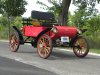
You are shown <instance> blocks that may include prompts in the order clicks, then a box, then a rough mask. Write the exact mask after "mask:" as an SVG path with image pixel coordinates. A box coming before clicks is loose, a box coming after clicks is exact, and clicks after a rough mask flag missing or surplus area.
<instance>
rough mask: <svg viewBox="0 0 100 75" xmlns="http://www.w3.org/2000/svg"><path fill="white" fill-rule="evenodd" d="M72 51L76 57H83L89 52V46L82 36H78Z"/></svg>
mask: <svg viewBox="0 0 100 75" xmlns="http://www.w3.org/2000/svg"><path fill="white" fill-rule="evenodd" d="M73 52H74V54H75V55H76V56H77V57H80V58H82V57H85V56H86V55H87V54H88V52H89V46H88V43H87V41H86V39H85V38H84V37H78V38H77V39H76V40H75V42H74V47H73Z"/></svg>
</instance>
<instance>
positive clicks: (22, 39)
mask: <svg viewBox="0 0 100 75" xmlns="http://www.w3.org/2000/svg"><path fill="white" fill-rule="evenodd" d="M12 28H13V29H14V30H15V31H16V32H17V33H18V36H19V43H20V44H24V38H23V35H22V33H21V31H20V30H19V29H18V28H17V27H16V26H12Z"/></svg>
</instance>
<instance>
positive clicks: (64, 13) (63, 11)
mask: <svg viewBox="0 0 100 75" xmlns="http://www.w3.org/2000/svg"><path fill="white" fill-rule="evenodd" d="M48 1H49V2H50V3H52V4H53V6H52V7H55V9H56V11H60V12H57V13H58V14H59V15H58V16H59V21H58V22H59V23H60V24H61V25H65V24H67V22H68V10H69V6H70V3H71V1H73V4H74V5H76V6H77V7H79V6H80V7H81V4H82V7H83V6H84V5H85V4H84V3H86V8H88V6H91V8H88V10H89V13H93V12H94V10H95V9H94V7H95V5H96V4H97V3H98V2H100V0H48ZM58 2H60V3H58ZM41 4H42V5H44V6H46V7H48V6H47V5H46V4H44V3H42V2H41ZM59 4H60V5H59ZM58 5H59V8H60V10H59V9H58ZM52 7H51V8H52ZM55 9H53V10H52V11H53V12H55ZM47 10H51V9H50V7H49V9H47Z"/></svg>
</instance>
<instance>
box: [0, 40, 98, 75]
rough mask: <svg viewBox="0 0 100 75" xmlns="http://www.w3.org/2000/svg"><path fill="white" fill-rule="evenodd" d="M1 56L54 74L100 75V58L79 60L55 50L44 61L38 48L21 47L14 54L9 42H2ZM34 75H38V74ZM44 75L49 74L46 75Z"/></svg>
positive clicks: (72, 54) (92, 57)
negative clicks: (39, 54)
mask: <svg viewBox="0 0 100 75" xmlns="http://www.w3.org/2000/svg"><path fill="white" fill-rule="evenodd" d="M0 56H2V57H6V58H10V59H13V60H14V61H19V62H22V63H25V64H29V65H31V67H32V66H33V67H34V66H35V67H38V68H41V69H44V71H45V70H46V71H48V72H50V73H51V72H53V73H56V74H59V75H100V56H94V55H88V56H87V57H85V58H78V57H76V56H75V55H74V53H72V52H68V51H61V50H57V49H53V52H52V54H51V56H50V57H49V58H48V59H42V58H40V57H39V56H38V54H37V50H36V48H33V47H32V46H30V45H23V46H20V48H19V51H18V52H17V53H13V52H11V51H10V50H9V46H8V43H7V42H0ZM12 62H13V61H12ZM0 67H1V66H0ZM9 67H10V66H9ZM15 69H16V68H15ZM23 69H24V68H23ZM0 70H1V68H0ZM37 70H38V69H37ZM28 71H29V70H28ZM30 71H32V70H30ZM30 71H29V72H30ZM46 71H45V72H46ZM29 72H28V73H29ZM38 72H39V71H38ZM40 72H41V71H40ZM48 72H47V73H48ZM30 73H31V72H30ZM0 75H1V71H0ZM11 75H13V74H11ZM25 75H26V74H25ZM27 75H29V74H27ZM30 75H31V74H30ZM33 75H38V73H37V74H33ZM40 75H42V74H40ZM44 75H49V74H46V73H45V74H44ZM51 75H53V74H51Z"/></svg>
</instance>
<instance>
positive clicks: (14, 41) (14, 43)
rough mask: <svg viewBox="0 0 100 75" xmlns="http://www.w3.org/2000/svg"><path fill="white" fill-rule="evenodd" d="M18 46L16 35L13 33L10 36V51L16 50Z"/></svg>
mask: <svg viewBox="0 0 100 75" xmlns="http://www.w3.org/2000/svg"><path fill="white" fill-rule="evenodd" d="M18 46H19V42H18V38H17V36H16V35H14V34H13V35H11V36H10V49H11V51H13V52H15V51H17V49H18Z"/></svg>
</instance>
